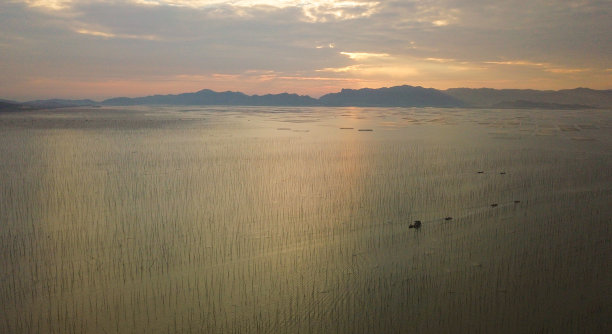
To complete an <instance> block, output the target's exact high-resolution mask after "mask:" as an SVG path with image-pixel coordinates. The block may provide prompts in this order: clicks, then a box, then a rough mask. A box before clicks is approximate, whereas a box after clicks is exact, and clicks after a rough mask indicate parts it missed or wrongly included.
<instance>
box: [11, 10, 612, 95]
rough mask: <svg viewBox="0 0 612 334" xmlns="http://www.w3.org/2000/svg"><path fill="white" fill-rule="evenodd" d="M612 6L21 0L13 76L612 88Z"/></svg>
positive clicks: (239, 84) (15, 15)
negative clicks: (611, 67) (179, 77)
mask: <svg viewBox="0 0 612 334" xmlns="http://www.w3.org/2000/svg"><path fill="white" fill-rule="evenodd" d="M610 17H612V8H611V7H610V6H609V1H608V0H606V1H597V0H582V1H571V2H569V1H568V2H559V1H547V0H533V1H529V2H524V1H519V0H508V1H501V2H491V1H484V0H461V1H460V0H419V1H416V0H386V1H374V0H353V1H350V0H343V1H331V0H319V1H302V0H278V1H272V0H250V1H249V0H234V1H219V0H209V1H206V0H194V1H188V0H124V1H120V0H109V1H102V0H9V1H4V2H0V45H1V46H2V52H0V71H2V73H3V76H2V77H1V78H0V87H10V82H14V81H16V80H17V81H19V82H26V81H28V78H34V77H37V78H48V79H49V80H51V79H53V78H56V79H57V80H60V79H61V80H63V81H66V82H67V81H68V80H75V82H80V81H87V80H89V79H88V78H95V79H96V80H99V81H100V82H119V81H122V82H123V81H125V82H137V83H142V82H143V80H140V78H148V80H163V79H162V78H178V77H177V76H184V75H194V76H200V78H202V77H206V78H210V80H209V81H201V82H200V83H201V84H202V85H211V86H210V87H207V88H213V89H214V88H215V85H221V84H223V85H226V86H229V82H230V80H235V85H236V87H235V89H236V90H238V89H241V90H245V91H248V90H249V89H252V90H253V91H255V90H257V89H259V87H261V88H266V89H269V90H271V91H274V90H276V91H278V90H282V89H283V87H294V88H295V89H296V92H301V91H302V90H300V85H303V87H304V88H303V91H313V89H314V88H312V87H314V85H313V86H310V85H309V84H310V83H311V82H316V81H318V82H320V83H321V82H325V83H324V84H321V87H324V88H326V89H332V88H334V87H338V86H337V84H339V83H343V84H347V85H353V87H355V86H362V85H366V84H367V85H381V86H390V85H392V84H396V83H397V84H421V85H423V86H434V87H448V86H453V85H452V84H451V83H453V82H455V85H456V86H464V85H482V86H487V85H488V84H487V82H489V83H490V85H491V86H495V85H496V86H497V87H501V86H503V85H508V86H518V85H527V84H532V85H534V87H533V88H538V87H545V86H546V87H548V88H556V87H572V86H577V85H580V86H587V87H594V88H597V87H599V88H610V72H609V69H610V63H612V56H611V55H612V33H611V32H612V20H610ZM249 71H259V72H257V73H258V74H257V79H255V78H256V76H255V75H254V74H250V75H247V74H245V73H253V72H249ZM270 71H271V72H270ZM236 75H239V76H240V77H239V79H236ZM183 78H186V77H183ZM246 78H248V80H247V79H246ZM315 78H320V79H321V80H319V79H315ZM173 80H174V79H173ZM177 80H178V79H177ZM185 80H187V79H185ZM207 80H208V79H207ZM215 80H216V81H215ZM258 80H259V81H258ZM30 82H33V81H30ZM177 82H178V81H177ZM177 82H175V84H177ZM261 83H264V86H259V85H260V84H261ZM194 85H195V84H194ZM249 85H254V86H256V87H257V88H249V87H250V86H249ZM277 85H278V86H277ZM436 85H437V86H436ZM535 85H539V86H535ZM226 86H223V87H226ZM24 87H25V86H24ZM88 87H93V86H88ZM104 87H111V86H104ZM160 87H161V86H160ZM185 87H187V86H185ZM189 87H191V86H189ZM24 89H26V88H24ZM317 89H319V88H317ZM321 89H323V88H321ZM3 91H6V90H4V88H3Z"/></svg>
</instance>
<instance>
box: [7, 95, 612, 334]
mask: <svg viewBox="0 0 612 334" xmlns="http://www.w3.org/2000/svg"><path fill="white" fill-rule="evenodd" d="M0 157H1V158H0V304H1V305H2V310H3V312H1V313H0V332H3V333H609V332H610V327H611V326H610V319H611V318H612V304H611V293H610V291H612V271H611V262H610V254H611V253H612V252H611V251H612V244H611V236H612V233H611V228H610V225H611V222H612V208H611V205H610V203H612V172H611V171H612V113H611V112H610V111H535V110H461V109H457V110H454V109H431V108H427V109H401V108H389V109H376V108H370V109H367V108H366V109H363V108H264V107H258V108H248V107H210V108H178V107H177V108H162V107H159V108H148V107H147V108H144V107H142V108H123V109H112V108H97V109H57V110H48V111H38V112H23V113H4V114H0ZM415 220H420V221H421V222H422V226H421V227H420V228H418V229H415V228H409V226H410V225H411V224H412V223H413V222H414V221H415Z"/></svg>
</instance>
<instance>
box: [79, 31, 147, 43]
mask: <svg viewBox="0 0 612 334" xmlns="http://www.w3.org/2000/svg"><path fill="white" fill-rule="evenodd" d="M75 32H77V33H79V34H82V35H90V36H96V37H102V38H124V39H142V40H148V41H155V40H159V38H158V37H157V36H154V35H131V34H114V33H110V32H104V31H96V30H89V29H76V30H75Z"/></svg>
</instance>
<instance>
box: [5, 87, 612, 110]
mask: <svg viewBox="0 0 612 334" xmlns="http://www.w3.org/2000/svg"><path fill="white" fill-rule="evenodd" d="M134 105H242V106H355V107H439V108H510V109H596V108H604V109H607V108H612V90H594V89H589V88H576V89H566V90H557V91H552V90H545V91H541V90H531V89H491V88H478V89H474V88H451V89H447V90H438V89H433V88H423V87H419V86H416V87H415V86H408V85H404V86H395V87H385V88H378V89H371V88H364V89H342V90H341V91H340V92H338V93H331V94H326V95H323V96H321V97H320V98H318V99H315V98H312V97H310V96H305V95H297V94H288V93H283V94H267V95H247V94H244V93H240V92H231V91H227V92H215V91H212V90H209V89H204V90H201V91H198V92H194V93H183V94H176V95H173V94H169V95H152V96H145V97H136V98H129V97H116V98H111V99H107V100H104V101H100V102H96V101H93V100H88V99H87V100H63V99H52V100H35V101H28V102H23V103H19V102H14V101H9V100H1V99H0V110H13V109H15V108H20V109H31V108H35V109H39V108H59V107H84V106H134Z"/></svg>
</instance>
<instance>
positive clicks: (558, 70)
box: [485, 60, 593, 74]
mask: <svg viewBox="0 0 612 334" xmlns="http://www.w3.org/2000/svg"><path fill="white" fill-rule="evenodd" d="M485 64H493V65H507V66H521V67H531V68H536V69H540V70H542V71H545V72H549V73H555V74H573V73H581V72H588V71H592V70H593V69H591V68H575V67H564V66H561V65H556V64H551V63H544V62H532V61H526V60H512V61H487V62H485Z"/></svg>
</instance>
